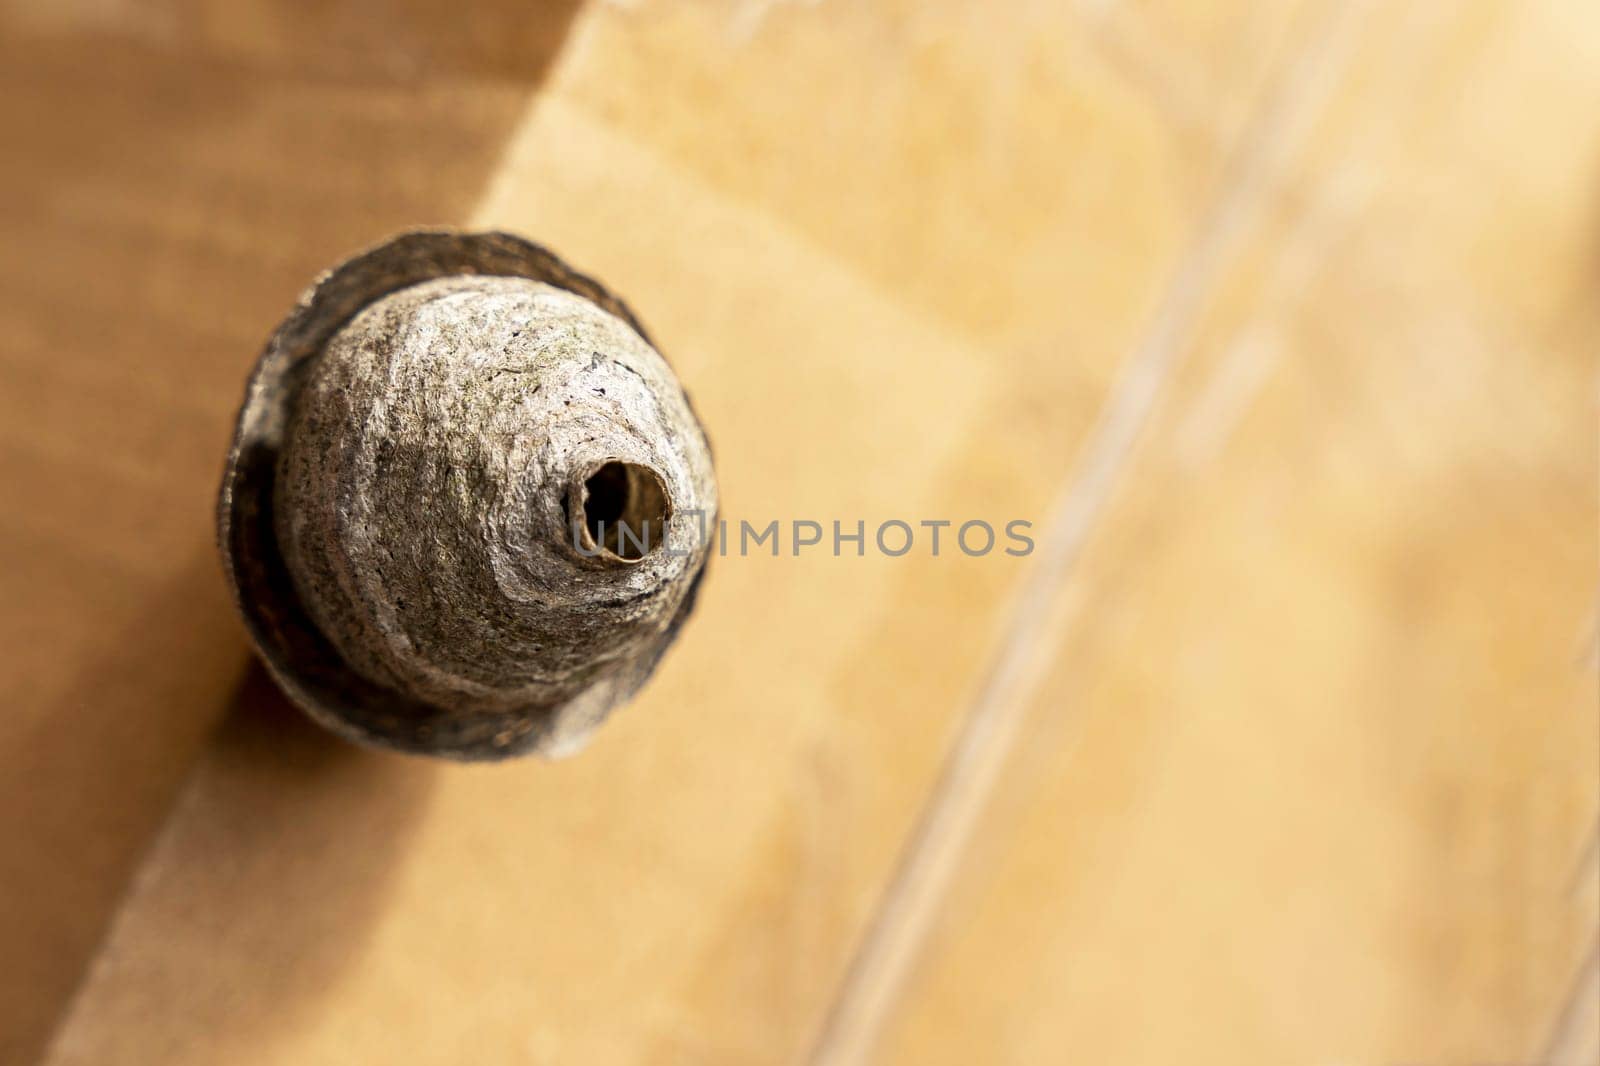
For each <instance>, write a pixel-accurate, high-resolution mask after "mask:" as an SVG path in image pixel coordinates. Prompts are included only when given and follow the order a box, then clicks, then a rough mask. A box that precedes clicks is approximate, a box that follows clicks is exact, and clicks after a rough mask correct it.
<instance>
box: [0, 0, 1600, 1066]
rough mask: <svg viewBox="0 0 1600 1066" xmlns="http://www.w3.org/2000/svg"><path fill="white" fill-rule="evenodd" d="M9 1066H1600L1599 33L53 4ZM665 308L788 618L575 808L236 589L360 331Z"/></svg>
mask: <svg viewBox="0 0 1600 1066" xmlns="http://www.w3.org/2000/svg"><path fill="white" fill-rule="evenodd" d="M0 143H3V144H4V146H5V147H4V162H3V165H0V221H3V223H4V232H5V235H6V238H7V240H6V254H5V255H4V256H0V471H3V477H4V481H3V484H4V485H5V488H6V497H5V503H4V505H3V506H0V573H3V574H4V575H5V593H6V595H5V596H4V599H3V601H0V648H3V649H4V651H3V653H0V687H3V690H4V691H5V693H6V694H7V699H6V703H5V707H4V710H3V712H0V825H3V828H4V833H3V837H0V839H3V844H0V959H3V960H4V961H5V965H4V966H3V967H0V1062H5V1063H8V1064H9V1063H19V1064H21V1063H41V1062H42V1063H51V1064H55V1066H66V1064H74V1066H76V1064H90V1063H94V1064H104V1063H119V1064H123V1063H127V1064H144V1063H161V1064H190V1063H193V1064H214V1063H230V1064H289V1063H292V1064H295V1066H315V1064H334V1063H344V1064H348V1063H379V1062H407V1063H440V1064H444V1063H451V1064H455V1063H462V1062H473V1063H484V1064H490V1063H586V1064H595V1066H606V1064H635V1063H638V1064H646V1063H648V1064H657V1063H680V1062H682V1063H728V1064H733V1063H811V1064H815V1066H841V1064H847V1063H867V1062H871V1063H884V1064H906V1066H909V1064H917V1066H934V1064H942V1063H949V1064H972V1063H990V1062H993V1063H1029V1064H1032V1063H1055V1062H1069V1061H1071V1062H1096V1063H1115V1064H1138V1063H1153V1064H1154V1063H1161V1064H1165V1063H1185V1064H1200V1063H1217V1064H1229V1066H1239V1064H1255V1063H1260V1064H1307V1066H1332V1064H1373V1066H1390V1064H1393V1066H1401V1064H1415V1066H1484V1064H1489V1063H1495V1064H1511V1063H1519V1064H1520V1063H1528V1064H1533V1063H1539V1064H1563V1066H1565V1064H1579V1063H1582V1064H1590V1063H1595V1062H1597V1061H1600V971H1597V966H1600V956H1597V950H1600V949H1597V946H1596V945H1597V940H1596V927H1597V920H1596V913H1597V906H1600V902H1597V901H1600V897H1597V893H1600V874H1597V863H1600V855H1597V843H1596V835H1595V834H1596V825H1597V811H1600V732H1597V731H1600V710H1597V703H1600V699H1597V693H1596V672H1597V657H1600V656H1597V635H1596V615H1595V595H1596V587H1597V562H1600V560H1597V498H1596V497H1597V486H1600V474H1597V458H1600V448H1597V433H1596V428H1597V425H1596V385H1597V373H1596V371H1597V369H1600V365H1597V362H1600V361H1597V355H1600V8H1596V7H1595V5H1594V4H1593V3H1592V2H1590V0H1471V2H1445V0H1425V2H1420V3H1407V4H1385V3H1379V2H1369V3H1362V2H1353V0H1170V2H1158V0H1076V2H1063V3H1036V2H1029V0H1005V2H1002V3H995V4H983V5H977V4H958V3H931V4H930V3H912V2H909V0H905V2H897V0H871V2H864V3H855V4H845V3H842V2H833V0H821V2H809V3H807V2H799V3H797V2H783V0H739V2H728V3H708V4H696V5H681V4H675V3H666V2H660V0H632V2H621V0H614V2H609V3H607V2H598V0H595V2H590V3H587V4H579V3H576V2H574V3H554V4H524V3H513V2H511V0H495V2H491V3H485V4H476V5H465V4H458V5H445V4H434V3H426V2H423V0H408V2H405V3H400V4H380V3H376V2H363V0H335V2H332V3H310V2H300V0H294V2H291V0H247V2H237V0H235V2H226V0H138V2H135V0H51V2H48V3H46V2H44V0H0ZM425 224H451V225H461V226H473V227H503V228H508V229H512V230H516V231H518V232H521V233H523V234H526V235H528V236H530V237H532V238H533V239H535V240H539V241H542V242H545V243H548V244H549V245H551V246H552V247H553V248H555V249H556V250H558V251H559V252H560V253H561V254H562V255H564V256H566V257H568V258H569V259H571V260H572V261H573V262H574V263H575V264H576V265H578V266H579V267H580V268H583V269H586V270H588V271H590V272H592V273H594V274H596V275H598V276H599V277H601V278H603V279H605V281H606V282H607V283H608V284H609V285H610V286H612V287H613V288H615V289H616V290H617V291H619V292H621V293H623V294H624V295H625V296H626V298H627V299H628V300H629V301H630V302H631V303H632V304H633V305H634V306H635V307H636V308H637V309H638V311H639V312H640V314H641V316H642V317H643V318H644V320H645V321H646V322H647V323H648V324H649V325H650V327H651V329H652V332H653V333H654V334H655V336H656V337H657V339H658V340H659V341H660V343H661V344H662V347H663V349H664V350H665V352H666V353H667V355H668V357H669V358H670V359H671V360H672V361H673V363H674V365H675V366H676V368H677V370H678V372H679V375H680V376H681V378H682V379H683V380H684V382H685V384H686V386H687V387H688V389H689V390H690V392H691V393H692V394H693V396H694V398H695V401H696V404H697V407H698V408H699V410H700V412H701V415H702V418H703V419H704V421H705V422H706V424H707V426H708V427H709V429H710V431H711V434H712V437H713V442H714V444H715V446H716V452H717V458H718V464H719V473H720V476H721V479H722V491H723V497H724V501H725V507H726V509H727V512H728V514H729V516H730V517H732V518H734V519H738V518H741V517H748V518H752V519H761V520H763V521H764V520H765V519H767V518H771V517H777V518H784V519H788V518H814V519H820V520H823V521H828V520H831V519H835V518H837V519H841V520H844V521H845V523H846V525H847V526H848V525H853V522H854V520H856V519H858V518H859V519H865V520H867V521H868V523H869V527H870V525H872V524H875V523H876V522H878V521H882V520H884V519H888V518H902V519H909V520H917V519H923V518H929V519H932V518H952V519H957V520H958V521H959V520H963V519H967V518H984V519H987V520H990V521H991V522H995V523H997V524H998V523H1000V522H1004V521H1008V520H1010V519H1014V518H1022V519H1027V520H1031V521H1033V522H1034V524H1035V533H1036V540H1037V545H1038V547H1037V550H1036V551H1035V552H1034V553H1033V554H1032V555H1031V556H1029V557H1027V558H1025V559H1010V558H1005V557H999V556H992V557H985V558H981V559H969V558H966V557H964V556H961V555H960V554H959V553H949V552H946V553H944V554H942V555H941V556H940V557H938V558H933V557H930V556H928V555H926V554H924V553H922V552H916V553H913V554H911V555H908V556H906V557H904V558H899V559H894V558H885V557H883V556H873V555H869V556H867V557H866V558H862V559H857V558H853V557H846V558H842V559H841V558H833V557H831V556H830V555H828V554H827V553H818V554H816V555H813V556H807V557H801V558H793V557H783V558H778V559H772V558H766V557H753V558H745V559H728V560H726V561H723V562H719V563H718V564H717V565H715V566H714V567H713V570H712V573H711V576H710V579H709V581H708V584H707V587H706V590H705V593H704V596H703V600H702V606H701V608H700V611H699V614H698V615H697V617H696V618H695V620H694V622H693V624H691V625H690V626H689V627H688V629H687V630H686V631H685V634H684V637H683V639H682V641H681V643H680V644H679V645H678V646H677V648H676V649H675V650H674V651H673V653H672V654H671V655H669V657H668V659H667V661H666V663H665V665H664V667H663V670H662V672H661V673H660V674H659V675H658V677H657V679H656V680H655V681H654V682H653V684H652V685H651V686H650V687H649V688H648V689H647V690H646V692H645V693H644V694H643V696H642V697H641V698H640V699H639V700H638V701H637V703H636V704H635V705H633V706H631V707H629V708H627V709H626V710H624V711H623V712H621V713H620V714H619V716H618V717H617V718H615V719H614V720H613V721H612V722H611V723H610V724H608V726H607V727H606V728H605V729H604V730H602V731H601V733H600V734H599V735H598V737H597V739H596V741H595V743H594V744H593V746H592V747H591V748H590V750H588V751H587V752H586V753H584V754H583V755H582V756H581V757H579V758H577V759H574V760H571V761H567V762H562V763H555V764H541V763H536V762H524V763H515V764H511V765H503V766H496V767H487V768H486V767H455V766H436V765H431V764H427V763H424V762H420V761H416V760H410V759H406V758H402V757H399V756H392V755H386V754H380V753H373V752H367V751H362V750H357V749H354V748H351V747H347V746H345V745H343V744H341V743H339V742H337V741H335V740H333V739H332V738H330V737H327V736H325V735H323V734H322V733H320V732H318V731H317V730H315V729H314V728H312V727H311V726H309V725H307V724H305V723H304V722H303V721H302V720H301V719H300V717H299V716H298V715H297V714H296V713H295V712H294V711H293V710H292V709H291V708H289V707H287V706H286V705H285V704H284V702H283V700H282V698H281V697H280V696H278V694H277V693H276V691H275V690H274V689H273V687H272V685H271V684H270V682H268V681H266V680H265V679H264V678H263V676H262V675H261V674H260V673H259V671H258V670H257V669H256V668H254V667H252V666H251V665H250V664H251V659H250V656H249V654H248V652H247V649H246V645H245V641H244V637H243V633H242V629H241V627H240V626H239V625H238V623H237V622H236V621H235V619H234V617H233V615H232V611H231V608H230V607H229V605H228V603H227V602H226V594H225V592H224V588H223V585H222V581H221V577H220V573H219V567H218V564H217V562H216V560H215V553H214V548H213V545H212V542H211V537H212V520H211V509H212V505H213V493H214V491H215V485H216V480H217V477H218V475H219V472H220V468H221V461H222V456H223V453H224V450H225V448H226V444H227V440H228V437H229V435H230V431H231V422H232V418H233V414H234V410H235V405H236V404H237V402H238V400H239V398H240V396H241V393H242V386H243V381H244V377H245V374H246V373H247V371H248V368H249V366H250V364H251V362H252V360H253V359H254V357H255V354H256V353H257V351H258V350H259V347H260V345H261V344H262V342H263V341H264V339H265V337H266V334H267V333H268V331H269V330H270V329H271V328H272V326H273V325H274V324H275V323H276V322H277V320H278V319H279V317H280V316H281V315H282V314H283V313H284V312H285V311H286V309H287V308H288V307H289V306H290V304H291V303H292V302H293V300H294V299H295V297H296V295H297V294H298V292H299V291H300V289H301V288H302V287H303V286H304V285H305V284H306V283H307V282H308V281H309V279H310V278H311V277H312V276H313V275H314V274H315V273H316V272H317V271H319V270H321V269H323V268H325V267H327V266H329V265H330V264H332V263H333V262H335V261H337V260H338V259H340V258H341V257H343V256H344V255H346V254H348V253H350V252H352V251H354V250H356V249H358V248H361V247H363V246H365V245H368V244H371V243H373V242H375V241H377V240H380V239H382V238H383V237H385V236H387V235H388V234H390V233H391V232H393V231H395V230H398V229H402V228H406V227H411V226H417V225H425Z"/></svg>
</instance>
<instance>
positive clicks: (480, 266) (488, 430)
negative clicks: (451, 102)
mask: <svg viewBox="0 0 1600 1066" xmlns="http://www.w3.org/2000/svg"><path fill="white" fill-rule="evenodd" d="M602 470H604V471H606V472H611V473H614V472H615V471H617V470H623V471H626V472H627V478H626V479H625V481H624V482H623V483H622V485H623V487H622V488H621V489H620V490H618V491H620V492H621V493H622V495H623V498H624V499H627V498H629V497H628V493H630V492H631V493H633V497H632V498H633V500H634V501H635V502H637V501H638V500H639V499H645V498H648V502H649V505H650V506H654V507H655V508H656V514H655V517H656V518H657V519H658V520H659V521H660V522H661V526H660V527H659V529H660V530H661V531H666V530H670V534H669V535H668V536H667V538H666V541H665V543H663V544H657V545H652V546H651V548H650V550H648V551H643V552H640V551H638V550H637V548H635V549H634V550H633V552H632V554H631V555H630V553H629V550H628V549H627V548H626V547H625V546H623V547H618V546H617V543H616V542H615V541H614V540H611V539H609V538H608V539H607V540H606V541H605V542H604V543H600V544H597V543H596V542H595V541H594V540H593V539H592V537H591V536H590V533H591V532H594V531H595V530H594V528H593V527H592V526H590V525H589V524H587V522H586V520H585V519H584V518H582V517H581V516H584V515H587V514H590V513H591V512H590V511H589V508H590V506H591V502H590V501H591V492H590V490H591V488H593V487H595V486H597V485H598V484H599V482H598V481H596V480H595V478H596V477H598V476H600V474H599V472H600V471H602ZM594 491H595V494H596V499H598V498H599V493H600V492H601V491H602V490H601V489H599V488H595V490H594ZM640 506H645V505H644V504H641V505H640ZM716 509H717V494H716V482H715V476H714V473H713V471H712V466H711V457H710V449H709V447H708V445H707V443H706V440H705V435H704V432H703V430H702V429H701V426H700V423H699V421H698V419H697V418H696V417H695V415H694V412H693V410H692V408H691V407H690V405H689V402H688V398H687V396H685V395H684V393H683V390H682V388H681V387H680V386H679V385H678V383H677V380H676V378H674V377H673V375H672V372H671V370H670V368H668V367H667V364H666V362H665V361H664V360H663V359H661V357H660V355H659V354H658V353H657V352H656V350H655V349H654V347H653V346H652V345H651V344H650V341H649V338H648V335H647V334H646V333H645V331H644V328H643V327H642V326H641V325H640V324H639V322H638V320H637V319H636V318H635V317H634V315H633V313H632V312H631V311H630V310H629V309H628V308H627V306H626V305H625V304H623V302H622V301H621V300H620V299H618V298H617V297H616V296H614V295H613V294H612V293H610V292H609V291H607V290H606V289H605V287H604V286H602V285H601V284H600V283H599V282H597V281H595V280H593V279H592V278H589V277H586V276H584V275H583V274H580V273H578V272H576V271H574V270H572V269H571V268H570V267H568V266H567V265H566V264H565V263H563V262H562V261H561V260H560V259H558V258H557V257H556V256H555V255H553V254H552V253H550V252H549V251H548V250H546V249H544V248H541V247H539V246H538V245H536V244H532V243H530V242H528V241H526V240H523V239H521V238H519V237H515V236H511V235H509V234H505V233H482V234H462V233H454V232H448V231H429V232H416V233H407V234H404V235H401V236H399V237H396V238H394V239H393V240H390V241H388V242H386V243H385V244H383V245H381V246H379V247H377V248H374V249H372V250H370V251H367V252H365V253H363V254H361V255H358V256H356V257H355V258H353V259H351V260H349V261H348V262H346V263H344V264H342V265H341V266H339V267H337V268H335V269H333V270H332V271H329V272H328V273H327V274H324V275H323V276H322V277H321V278H319V279H318V280H317V281H316V282H315V283H314V284H313V285H312V286H311V288H310V289H309V290H308V291H307V292H306V293H305V294H304V295H303V296H302V297H301V299H300V301H299V303H298V305H297V306H296V307H295V308H294V310H293V312H292V313H291V314H290V315H289V316H288V318H286V319H285V320H284V321H283V323H282V324H281V325H280V326H279V327H278V329H277V330H276V332H274V333H273V335H272V338H271V339H270V341H269V342H268V343H267V346H266V350H265V351H264V352H263V353H262V356H261V359H260V361H259V363H258V364H257V365H256V368H255V371H254V373H253V375H252V376H251V379H250V382H249V385H248V387H247V389H246V393H245V402H244V405H243V407H242V409H241V411H240V414H239V423H238V428H237V431H236V434H235V437H234V441H233V447H232V450H231V452H230V453H229V456H228V462H227V468H226V470H225V472H224V475H223V480H222V488H221V492H220V495H219V499H218V533H219V541H220V546H221V550H222V558H223V562H224V567H225V569H226V572H227V576H228V579H229V582H230V584H231V585H232V587H233V590H234V594H235V597H236V599H237V601H238V605H239V610H240V612H241V614H242V615H243V617H244V620H245V624H246V626H247V628H248V630H249V633H250V636H251V638H252V640H253V641H254V643H255V645H256V648H257V650H258V651H259V652H260V655H261V657H262V659H263V660H264V661H265V663H266V665H267V667H268V668H269V669H270V671H271V673H272V674H273V676H274V677H275V679H276V680H277V682H278V684H279V685H280V686H281V687H282V688H283V690H284V691H285V692H286V693H288V695H289V696H290V697H291V698H292V699H293V700H294V701H295V702H296V703H297V704H299V705H300V706H301V707H302V708H303V709H304V710H305V711H306V712H307V713H308V714H310V715H311V717H312V718H314V719H315V720H317V721H318V722H320V723H321V724H323V725H325V726H327V727H328V728H329V729H332V730H334V731H335V732H337V733H340V734H342V735H343V736H346V737H348V738H350V739H353V740H356V741H359V742H362V743H367V744H373V745H378V746H382V747H388V748H395V749H399V750H402V751H408V752H415V753H421V754H429V755H440V756H446V757H450V758H457V759H501V758H505V757H508V756H511V755H517V754H522V753H526V752H533V751H537V752H542V753H545V754H552V755H559V754H565V753H567V752H570V751H572V750H576V748H577V747H579V746H580V745H581V744H582V742H583V741H584V740H585V739H586V738H587V737H588V735H589V734H590V733H591V732H592V731H593V730H594V728H595V727H597V726H598V725H599V723H600V722H601V721H602V720H603V719H604V718H605V716H606V715H607V713H608V712H609V711H610V710H611V709H612V708H613V707H614V706H616V705H617V704H618V703H620V702H622V701H624V700H626V699H627V698H628V697H629V696H631V695H632V694H633V693H634V692H635V691H636V690H637V689H638V688H639V686H640V685H642V684H643V683H644V682H645V680H646V679H647V678H648V677H649V675H650V673H651V672H652V670H653V669H654V668H655V666H656V663H657V662H658V661H659V659H660V658H661V655H662V654H663V652H665V650H666V648H667V646H668V645H669V644H670V643H671V642H672V640H673V639H674V637H675V636H676V634H677V632H678V629H679V627H681V626H682V625H683V622H684V620H685V618H686V617H687V616H688V614H689V612H690V610H691V609H692V607H693V605H694V602H695V595H696V592H697V590H698V586H699V582H700V580H701V578H702V576H703V575H704V572H705V567H706V563H707V561H708V558H709V555H710V548H709V542H708V538H707V537H705V536H704V535H703V531H704V530H706V529H710V528H714V523H715V515H716ZM608 547H609V548H612V549H615V550H614V551H613V550H607V549H608Z"/></svg>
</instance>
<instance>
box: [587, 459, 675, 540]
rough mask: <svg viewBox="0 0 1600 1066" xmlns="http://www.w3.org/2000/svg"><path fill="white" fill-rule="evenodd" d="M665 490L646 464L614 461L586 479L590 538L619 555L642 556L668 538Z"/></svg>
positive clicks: (603, 465) (667, 509)
mask: <svg viewBox="0 0 1600 1066" xmlns="http://www.w3.org/2000/svg"><path fill="white" fill-rule="evenodd" d="M668 513H669V508H668V505H667V491H666V488H665V487H664V486H663V485H662V484H661V478H660V476H659V475H657V474H656V472H655V471H654V470H651V469H650V468H649V467H648V466H640V465H639V464H638V463H625V462H622V461H621V460H618V459H612V460H610V461H609V462H606V463H603V464H601V465H600V467H599V468H598V469H596V470H595V471H594V472H593V473H592V474H590V475H589V476H588V477H587V478H585V479H584V482H583V526H584V531H585V532H586V533H587V534H588V539H589V541H590V542H591V543H592V544H593V545H595V546H597V547H598V548H600V549H601V550H603V551H606V552H609V553H611V554H612V555H614V556H616V557H617V558H619V559H626V560H628V561H629V562H634V561H637V560H639V559H643V558H644V557H645V556H646V555H649V554H650V553H651V552H653V551H655V550H656V549H657V548H659V547H661V545H662V544H664V543H665V542H666V537H667V517H668Z"/></svg>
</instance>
